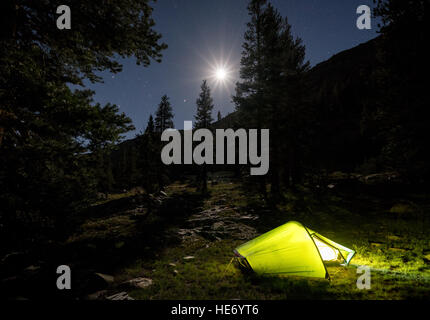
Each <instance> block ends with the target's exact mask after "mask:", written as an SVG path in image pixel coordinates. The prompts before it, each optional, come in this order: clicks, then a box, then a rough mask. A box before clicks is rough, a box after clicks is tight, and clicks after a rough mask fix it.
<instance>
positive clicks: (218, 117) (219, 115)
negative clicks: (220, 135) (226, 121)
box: [217, 111, 222, 121]
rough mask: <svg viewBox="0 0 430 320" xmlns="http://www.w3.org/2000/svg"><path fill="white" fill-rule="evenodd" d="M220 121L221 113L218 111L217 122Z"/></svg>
mask: <svg viewBox="0 0 430 320" xmlns="http://www.w3.org/2000/svg"><path fill="white" fill-rule="evenodd" d="M221 119H222V116H221V111H218V114H217V121H221Z"/></svg>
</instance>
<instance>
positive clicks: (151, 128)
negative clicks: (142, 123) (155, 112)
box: [145, 114, 155, 135]
mask: <svg viewBox="0 0 430 320" xmlns="http://www.w3.org/2000/svg"><path fill="white" fill-rule="evenodd" d="M154 132H155V126H154V118H153V117H152V114H151V115H149V119H148V124H147V125H146V129H145V134H150V135H151V134H153V133H154Z"/></svg>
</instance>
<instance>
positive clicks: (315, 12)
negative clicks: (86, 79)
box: [88, 0, 377, 138]
mask: <svg viewBox="0 0 430 320" xmlns="http://www.w3.org/2000/svg"><path fill="white" fill-rule="evenodd" d="M271 2H272V4H273V5H274V6H275V7H276V8H277V9H278V10H279V11H280V12H281V14H282V15H283V16H287V17H288V19H289V22H290V24H291V25H292V31H293V34H294V35H295V36H299V37H300V38H302V39H303V42H304V44H305V45H306V54H307V59H308V60H309V61H310V62H311V65H312V66H313V65H315V64H317V63H319V62H322V61H324V60H327V59H328V58H330V57H331V56H333V55H334V54H336V53H338V52H340V51H343V50H345V49H349V48H352V47H354V46H356V45H358V44H360V43H363V42H366V41H368V40H370V39H372V38H374V37H375V36H377V32H376V29H377V25H376V23H375V21H372V22H373V24H372V30H358V29H357V27H356V20H357V17H358V15H357V14H356V9H357V7H358V6H359V5H362V4H365V5H369V6H370V7H373V2H372V0H346V1H345V0H324V1H321V0H272V1H271ZM247 3H248V0H159V1H158V2H157V3H156V4H155V10H154V13H153V16H154V20H155V22H156V27H155V29H156V30H157V31H158V32H160V33H161V34H162V36H163V38H162V41H163V42H165V43H167V44H168V46H169V48H168V49H167V50H166V51H164V52H163V61H162V63H161V64H158V63H155V62H153V63H152V64H151V66H150V67H149V68H143V67H142V66H137V65H136V64H135V59H133V58H131V59H125V60H122V61H121V62H122V63H123V65H124V69H123V72H122V73H120V74H116V75H112V74H110V73H107V72H106V73H102V76H103V78H104V83H101V84H95V85H93V84H88V87H89V88H91V89H93V90H95V92H96V95H95V100H96V101H97V102H100V103H102V104H105V103H108V102H110V103H114V104H116V105H118V106H120V110H121V112H124V113H126V114H127V115H128V116H129V117H131V118H132V120H133V123H134V125H135V127H136V131H134V132H131V133H128V134H127V138H133V137H134V136H135V134H136V133H138V132H139V131H141V130H143V129H144V128H145V126H146V123H147V120H148V117H149V115H150V114H151V113H152V114H154V113H155V110H156V108H157V106H158V104H159V102H160V99H161V96H163V95H164V94H167V95H168V96H169V97H170V99H171V100H170V101H171V103H172V106H173V111H174V113H175V119H174V120H175V126H176V128H178V129H181V128H182V127H183V122H184V121H185V120H193V119H194V114H195V111H196V106H195V101H196V99H197V96H198V94H199V92H200V85H201V82H202V80H203V79H209V81H210V84H211V87H212V94H213V97H214V104H215V108H214V118H216V114H217V112H218V110H219V111H221V113H222V115H223V116H225V115H227V114H228V113H230V112H232V111H234V105H233V103H232V102H231V96H232V94H233V93H234V83H235V82H236V81H237V80H238V70H239V67H240V57H241V52H242V48H241V46H242V43H243V35H244V32H245V30H246V23H247V22H248V21H249V16H248V12H247V10H246V7H247ZM219 65H224V66H225V67H226V69H228V70H229V71H230V73H229V81H227V82H225V83H223V85H217V83H216V82H215V81H214V80H211V77H212V76H213V74H214V72H215V70H214V68H215V67H216V66H219Z"/></svg>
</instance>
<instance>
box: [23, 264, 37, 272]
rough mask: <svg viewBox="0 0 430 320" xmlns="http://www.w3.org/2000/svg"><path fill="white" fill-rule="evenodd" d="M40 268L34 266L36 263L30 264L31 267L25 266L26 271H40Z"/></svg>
mask: <svg viewBox="0 0 430 320" xmlns="http://www.w3.org/2000/svg"><path fill="white" fill-rule="evenodd" d="M39 269H40V266H34V265H31V266H29V267H27V268H25V271H31V272H32V271H38V270H39Z"/></svg>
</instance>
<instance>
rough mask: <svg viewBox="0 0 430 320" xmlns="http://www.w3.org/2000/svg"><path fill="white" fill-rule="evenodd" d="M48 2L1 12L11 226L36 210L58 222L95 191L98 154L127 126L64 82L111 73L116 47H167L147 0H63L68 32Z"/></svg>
mask: <svg viewBox="0 0 430 320" xmlns="http://www.w3.org/2000/svg"><path fill="white" fill-rule="evenodd" d="M56 7H57V5H56V4H55V3H54V1H38V2H36V1H31V0H22V1H19V4H18V3H17V4H13V3H12V2H10V1H9V2H8V4H7V5H6V6H3V7H2V11H1V20H2V37H1V38H0V87H1V92H2V93H1V94H0V109H1V111H0V116H1V117H2V119H1V120H2V121H1V124H0V126H1V130H0V133H1V137H0V140H1V141H0V153H1V157H0V176H1V177H2V178H1V179H0V190H1V191H2V192H1V195H0V208H1V209H0V210H1V211H2V212H1V213H0V216H1V218H0V219H1V221H0V223H1V224H4V220H3V219H6V220H7V221H9V222H10V223H8V224H10V227H11V228H9V226H5V228H4V229H8V230H9V231H10V232H11V233H12V234H13V233H14V232H16V231H19V230H20V228H19V226H20V225H21V224H22V222H23V221H22V220H20V219H22V218H23V217H29V216H32V217H34V218H32V219H31V223H32V224H34V225H33V229H34V230H38V227H37V225H36V224H37V222H36V221H35V220H36V219H35V218H37V216H39V217H43V218H41V219H40V221H45V220H46V218H48V219H50V220H51V222H53V225H55V226H59V224H62V225H66V226H67V223H66V219H67V217H68V216H70V215H71V214H72V213H76V212H77V211H78V210H80V209H82V208H84V207H86V206H87V205H88V203H89V202H90V201H91V200H92V199H94V198H95V196H96V191H97V189H96V186H97V185H98V180H97V179H98V173H97V169H98V166H100V164H101V162H100V156H99V155H100V153H102V152H105V151H107V149H109V147H110V146H111V145H113V144H115V143H116V142H118V141H119V140H120V139H121V135H122V134H123V133H125V132H127V131H129V130H132V129H133V126H132V125H131V119H129V118H128V117H126V116H125V115H124V114H120V113H119V109H118V107H116V106H113V105H106V106H101V105H99V104H96V103H94V101H93V92H92V91H90V90H83V89H77V90H72V89H71V86H69V84H72V85H74V86H73V87H75V88H79V85H83V84H84V83H85V82H86V81H85V80H89V81H91V82H97V81H100V80H101V78H100V77H99V76H98V75H97V73H98V72H99V71H108V72H112V73H118V72H120V71H121V68H122V65H121V63H120V62H119V61H120V60H119V59H117V57H118V56H121V57H133V56H134V57H135V58H136V61H137V63H138V64H141V65H143V66H147V65H149V64H150V62H151V61H152V60H155V61H160V59H161V51H162V50H163V49H165V48H166V45H164V44H160V43H159V40H160V38H161V35H160V34H158V33H157V32H155V31H154V29H153V26H154V21H153V19H152V18H151V16H152V7H151V6H150V4H148V2H147V1H126V0H118V1H115V2H112V1H105V2H94V1H89V0H82V1H80V3H79V5H74V6H73V7H72V12H73V14H72V16H73V18H72V20H73V25H74V26H75V27H72V30H71V31H70V32H62V31H60V30H58V29H57V28H56V27H55V18H56V17H57V16H56V15H55V8H56ZM29 13H31V14H29ZM113 13H115V14H113ZM124 35H126V36H124ZM17 212H21V213H22V214H20V215H17V214H16V213H17ZM34 214H36V215H34ZM57 223H58V224H57ZM48 224H49V223H47V222H44V225H48ZM12 226H15V227H16V228H15V229H13V228H12ZM17 226H18V227H17ZM23 230H29V229H25V228H24V229H23ZM55 230H56V231H57V232H58V233H59V234H60V233H61V228H55ZM38 232H39V231H38ZM25 236H29V235H27V234H25ZM38 236H41V237H39V238H43V235H41V234H38ZM61 236H62V237H63V236H64V234H61ZM17 237H18V238H20V237H19V236H17ZM22 238H24V237H22Z"/></svg>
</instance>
